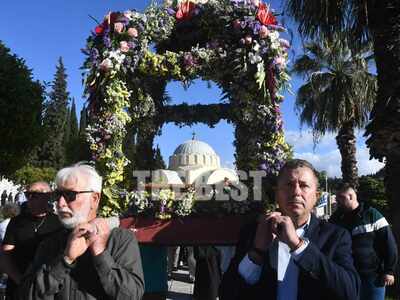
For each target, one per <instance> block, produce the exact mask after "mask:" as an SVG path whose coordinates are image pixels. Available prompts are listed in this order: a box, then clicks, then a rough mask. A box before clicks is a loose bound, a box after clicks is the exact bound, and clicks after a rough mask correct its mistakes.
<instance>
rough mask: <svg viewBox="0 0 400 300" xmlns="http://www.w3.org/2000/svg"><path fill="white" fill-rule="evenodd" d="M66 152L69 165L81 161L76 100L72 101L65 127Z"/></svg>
mask: <svg viewBox="0 0 400 300" xmlns="http://www.w3.org/2000/svg"><path fill="white" fill-rule="evenodd" d="M65 134H66V136H65V139H64V140H65V141H66V144H65V152H66V163H67V164H68V165H70V164H73V163H75V162H77V161H79V156H80V154H79V151H80V148H79V143H80V137H79V127H78V119H77V117H76V106H75V99H72V104H71V108H70V109H69V110H68V117H67V123H66V126H65Z"/></svg>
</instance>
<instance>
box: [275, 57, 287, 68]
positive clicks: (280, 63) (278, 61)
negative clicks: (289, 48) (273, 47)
mask: <svg viewBox="0 0 400 300" xmlns="http://www.w3.org/2000/svg"><path fill="white" fill-rule="evenodd" d="M274 63H275V65H276V66H277V67H278V68H280V69H283V68H284V67H286V59H285V58H284V57H282V56H278V57H277V58H275V60H274Z"/></svg>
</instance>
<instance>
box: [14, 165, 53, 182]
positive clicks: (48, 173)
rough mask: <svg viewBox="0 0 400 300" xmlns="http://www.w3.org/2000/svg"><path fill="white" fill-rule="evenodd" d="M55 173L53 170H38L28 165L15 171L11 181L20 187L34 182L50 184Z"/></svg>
mask: <svg viewBox="0 0 400 300" xmlns="http://www.w3.org/2000/svg"><path fill="white" fill-rule="evenodd" d="M56 172H57V171H56V170H55V169H54V168H39V167H34V166H32V165H29V164H28V165H26V166H24V167H22V168H21V169H19V170H17V171H16V172H15V174H14V175H13V176H12V179H13V180H14V181H15V182H17V183H19V184H22V185H28V184H31V183H33V182H36V181H46V182H52V181H53V180H54V178H55V176H56Z"/></svg>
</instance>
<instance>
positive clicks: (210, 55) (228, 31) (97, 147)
mask: <svg viewBox="0 0 400 300" xmlns="http://www.w3.org/2000/svg"><path fill="white" fill-rule="evenodd" d="M283 31H284V28H283V27H281V26H280V25H279V24H278V21H277V19H276V17H275V15H274V12H273V10H272V8H271V7H270V5H268V4H266V3H263V2H261V1H260V0H251V1H249V0H183V1H168V0H167V1H165V2H164V4H163V5H151V6H150V7H148V8H147V9H146V10H145V12H143V13H139V12H137V11H134V10H132V11H125V12H111V13H109V14H107V15H106V16H105V18H104V20H103V21H102V22H101V23H99V24H98V25H97V26H96V27H95V28H94V31H93V32H92V34H91V36H90V37H89V38H88V41H87V47H86V49H84V52H85V53H86V54H87V55H88V58H87V60H86V62H85V64H84V68H85V69H86V70H87V72H86V77H85V85H86V93H87V94H88V109H89V116H90V125H89V126H88V128H87V133H88V140H89V142H90V145H91V146H90V147H91V150H92V151H93V158H94V159H95V160H96V161H97V164H98V167H100V170H101V172H102V173H103V174H102V175H103V177H104V179H105V181H104V190H103V191H104V195H105V196H106V197H107V201H106V202H105V205H104V206H103V213H104V214H110V213H112V212H116V211H120V210H122V209H123V206H124V205H123V200H121V199H120V197H119V196H118V193H115V191H116V187H117V186H118V184H119V183H120V182H121V181H123V174H124V167H125V166H126V165H127V164H128V163H129V161H128V159H127V158H126V156H125V154H124V152H123V142H124V139H125V136H126V132H127V130H126V128H127V126H128V124H129V126H130V128H141V126H143V124H145V123H146V121H148V120H152V119H155V118H157V115H158V114H159V113H160V112H161V111H162V110H163V107H164V106H165V101H164V100H163V97H162V96H160V95H162V94H163V92H164V89H165V85H166V83H167V82H169V81H171V80H177V81H181V82H182V83H183V84H184V85H189V84H190V83H191V82H192V81H193V80H194V79H197V78H201V79H203V80H207V81H213V82H215V83H216V84H217V85H218V86H219V87H220V88H221V89H222V90H223V92H224V95H223V101H224V103H229V104H230V106H229V115H230V116H231V117H230V121H231V122H232V123H233V124H234V127H235V139H236V141H235V146H236V155H235V157H236V166H237V168H238V169H241V170H247V171H248V170H256V169H259V168H263V169H265V170H266V171H267V173H269V174H275V173H276V172H277V170H278V169H279V168H280V166H281V164H282V162H283V160H285V158H286V155H287V153H288V151H289V149H288V146H287V144H286V143H285V141H284V136H283V128H282V120H281V115H280V111H279V104H280V102H281V101H282V99H283V98H282V96H281V95H280V94H279V91H280V90H281V89H282V88H283V87H285V85H286V84H287V82H288V80H289V76H288V75H287V72H286V63H287V57H288V55H287V49H288V47H289V43H288V42H287V41H286V40H284V39H281V38H280V33H281V32H283ZM148 127H149V128H151V126H148Z"/></svg>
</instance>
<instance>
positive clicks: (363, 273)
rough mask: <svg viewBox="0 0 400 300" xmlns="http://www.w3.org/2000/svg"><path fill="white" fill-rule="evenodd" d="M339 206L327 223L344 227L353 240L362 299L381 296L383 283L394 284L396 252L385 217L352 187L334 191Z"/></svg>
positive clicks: (374, 299) (372, 299)
mask: <svg viewBox="0 0 400 300" xmlns="http://www.w3.org/2000/svg"><path fill="white" fill-rule="evenodd" d="M336 201H337V203H338V205H339V208H338V209H337V210H336V212H335V213H334V214H333V215H332V217H331V218H330V222H332V223H334V224H337V225H340V226H343V227H344V228H346V229H347V230H348V231H349V232H350V234H351V236H352V241H353V246H352V248H353V259H354V264H355V267H356V269H357V271H358V273H359V275H360V278H361V297H360V299H362V300H383V299H385V286H390V285H392V284H394V281H395V278H394V270H395V267H396V263H397V259H398V253H397V245H396V241H395V239H394V236H393V233H392V230H391V229H390V226H389V223H388V222H387V221H386V219H385V217H384V216H383V215H382V214H381V213H380V212H379V211H378V210H376V209H375V208H373V207H371V206H369V205H368V204H367V203H364V202H360V201H358V198H357V193H356V190H355V189H354V188H353V187H352V186H351V185H349V184H343V185H341V186H340V187H339V189H338V191H337V193H336Z"/></svg>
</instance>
